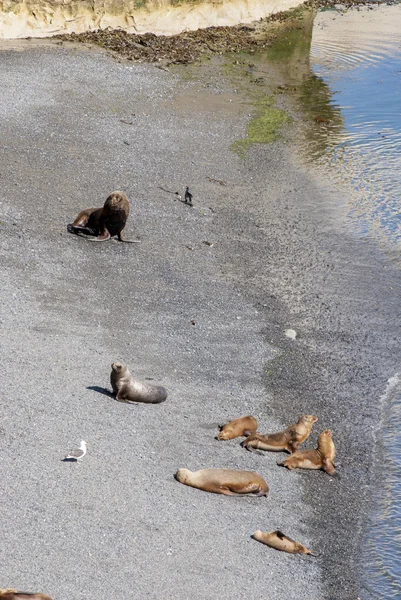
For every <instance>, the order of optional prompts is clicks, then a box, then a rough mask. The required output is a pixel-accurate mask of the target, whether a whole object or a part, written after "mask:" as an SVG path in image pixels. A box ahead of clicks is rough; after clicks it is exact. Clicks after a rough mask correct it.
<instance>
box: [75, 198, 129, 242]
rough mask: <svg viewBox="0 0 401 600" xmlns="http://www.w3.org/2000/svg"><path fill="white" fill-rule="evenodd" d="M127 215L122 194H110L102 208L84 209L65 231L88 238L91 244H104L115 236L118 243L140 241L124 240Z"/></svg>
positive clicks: (125, 203)
mask: <svg viewBox="0 0 401 600" xmlns="http://www.w3.org/2000/svg"><path fill="white" fill-rule="evenodd" d="M128 215H129V200H128V198H127V196H126V195H125V194H124V192H118V191H117V192H112V193H111V194H110V196H108V198H107V199H106V202H105V203H104V205H103V208H85V209H84V210H82V211H81V212H80V213H79V215H78V216H77V218H76V219H75V221H74V222H73V223H71V224H70V225H67V231H69V232H70V233H75V234H77V235H83V236H84V237H86V236H93V237H89V238H87V239H89V241H91V242H104V241H106V240H109V239H110V238H111V237H114V236H117V239H118V240H119V241H120V242H128V243H130V244H134V243H139V242H140V240H125V239H124V238H123V230H124V228H125V225H126V223H127V219H128Z"/></svg>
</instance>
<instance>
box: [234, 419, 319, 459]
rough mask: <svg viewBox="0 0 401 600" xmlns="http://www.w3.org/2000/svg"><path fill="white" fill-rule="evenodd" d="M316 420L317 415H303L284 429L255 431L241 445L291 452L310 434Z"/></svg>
mask: <svg viewBox="0 0 401 600" xmlns="http://www.w3.org/2000/svg"><path fill="white" fill-rule="evenodd" d="M316 421H317V417H315V416H313V415H303V416H302V417H300V418H299V419H298V422H297V423H296V424H295V425H291V426H290V427H288V428H287V429H285V430H284V431H280V432H279V433H267V434H266V435H262V434H261V433H255V434H254V435H251V436H249V437H247V438H246V440H244V441H243V442H242V444H241V446H242V447H243V448H246V449H247V450H251V449H252V448H255V449H259V450H272V451H282V450H287V451H288V452H290V454H292V453H293V452H296V451H297V450H298V446H299V445H300V444H302V442H304V441H305V440H306V439H307V438H308V437H309V436H310V433H311V431H312V427H313V424H314V423H316Z"/></svg>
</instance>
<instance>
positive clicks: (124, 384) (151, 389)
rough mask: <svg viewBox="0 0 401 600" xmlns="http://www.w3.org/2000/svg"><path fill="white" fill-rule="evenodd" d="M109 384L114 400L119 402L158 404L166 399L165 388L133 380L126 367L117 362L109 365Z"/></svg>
mask: <svg viewBox="0 0 401 600" xmlns="http://www.w3.org/2000/svg"><path fill="white" fill-rule="evenodd" d="M110 383H111V387H112V388H113V392H114V393H115V395H116V400H119V401H120V402H147V403H148V404H159V403H160V402H164V400H165V399H166V398H167V390H166V388H164V387H162V386H161V385H151V384H150V383H143V382H141V381H139V380H138V379H135V378H134V377H133V376H132V375H131V373H130V372H129V370H128V367H127V365H123V364H122V363H119V362H115V363H113V364H112V365H111V375H110Z"/></svg>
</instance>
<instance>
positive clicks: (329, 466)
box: [323, 459, 337, 477]
mask: <svg viewBox="0 0 401 600" xmlns="http://www.w3.org/2000/svg"><path fill="white" fill-rule="evenodd" d="M323 469H324V470H325V471H326V473H328V474H329V475H331V476H332V477H334V476H335V475H337V471H336V468H335V466H334V464H333V463H332V461H331V460H328V459H326V460H324V461H323Z"/></svg>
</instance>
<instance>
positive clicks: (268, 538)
mask: <svg viewBox="0 0 401 600" xmlns="http://www.w3.org/2000/svg"><path fill="white" fill-rule="evenodd" d="M253 538H254V539H255V540H257V541H258V542H262V544H266V546H270V547H271V548H276V550H281V551H282V552H289V553H290V554H311V555H312V556H313V554H312V552H311V551H310V550H309V549H308V548H307V547H306V546H304V545H303V544H300V543H299V542H296V541H295V540H292V539H291V538H289V537H287V536H286V535H285V534H284V533H282V532H281V531H278V530H277V531H266V532H264V531H260V529H258V530H257V531H255V533H254V534H253Z"/></svg>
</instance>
